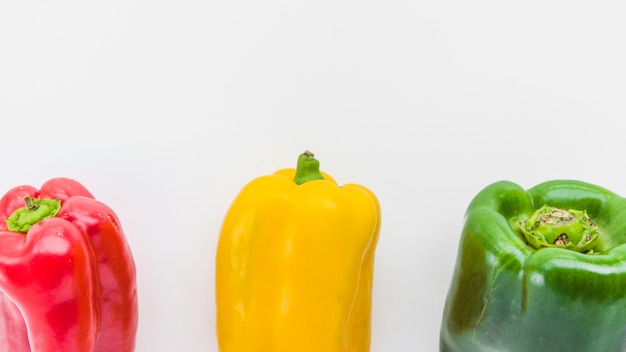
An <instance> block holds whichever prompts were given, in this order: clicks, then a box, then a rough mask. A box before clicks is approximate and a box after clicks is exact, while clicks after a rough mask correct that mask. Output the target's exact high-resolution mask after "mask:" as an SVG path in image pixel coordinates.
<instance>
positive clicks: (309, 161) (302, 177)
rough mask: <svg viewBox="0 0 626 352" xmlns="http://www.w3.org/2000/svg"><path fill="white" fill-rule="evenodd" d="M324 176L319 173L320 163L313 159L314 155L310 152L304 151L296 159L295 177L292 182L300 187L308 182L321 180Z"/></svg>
mask: <svg viewBox="0 0 626 352" xmlns="http://www.w3.org/2000/svg"><path fill="white" fill-rule="evenodd" d="M323 179H324V176H322V173H321V172H320V162H319V160H317V159H315V155H314V154H313V153H311V152H310V151H308V150H307V151H305V152H304V153H302V154H300V156H299V157H298V166H297V168H296V176H295V177H294V179H293V181H294V182H295V183H296V184H297V185H301V184H303V183H305V182H308V181H314V180H323Z"/></svg>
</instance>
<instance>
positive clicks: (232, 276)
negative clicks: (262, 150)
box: [216, 152, 380, 352]
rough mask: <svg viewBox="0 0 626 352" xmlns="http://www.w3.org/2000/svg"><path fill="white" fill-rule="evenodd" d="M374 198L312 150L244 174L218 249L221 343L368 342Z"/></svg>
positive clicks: (339, 350) (282, 346) (302, 349)
mask: <svg viewBox="0 0 626 352" xmlns="http://www.w3.org/2000/svg"><path fill="white" fill-rule="evenodd" d="M379 229H380V207H379V203H378V200H377V198H376V197H375V195H374V194H373V193H372V192H371V191H369V190H368V189H366V188H364V187H362V186H359V185H356V184H346V185H343V186H341V187H340V186H338V185H337V183H336V182H335V181H334V180H333V179H332V178H331V177H330V176H329V175H327V174H322V173H320V171H319V162H318V161H317V160H316V159H314V158H313V155H312V154H311V153H308V152H306V153H304V154H302V155H301V156H300V159H299V162H298V168H297V170H294V169H284V170H279V171H277V172H276V173H274V174H273V175H269V176H262V177H259V178H256V179H254V180H253V181H252V182H250V183H248V184H247V185H246V186H245V187H244V188H243V189H242V190H241V192H240V193H239V195H238V196H237V197H236V199H235V200H234V202H233V203H232V205H231V206H230V209H229V211H228V213H227V215H226V216H225V219H224V222H223V225H222V229H221V233H220V238H219V242H218V247H217V255H216V303H217V339H218V345H219V350H220V351H221V352H247V351H249V352H253V351H254V352H293V351H298V352H309V351H310V352H319V351H325V352H348V351H350V352H357V351H369V346H370V315H371V295H372V280H373V269H374V251H375V247H376V244H377V240H378V234H379Z"/></svg>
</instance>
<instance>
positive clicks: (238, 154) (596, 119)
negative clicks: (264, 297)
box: [0, 0, 626, 352]
mask: <svg viewBox="0 0 626 352" xmlns="http://www.w3.org/2000/svg"><path fill="white" fill-rule="evenodd" d="M618 3H619V2H617V1H616V2H608V1H603V2H598V1H524V2H505V1H482V0H479V1H430V2H427V1H395V0H389V1H343V0H339V1H326V0H321V1H306V2H305V1H277V0H268V1H241V0H239V1H197V0H178V1H173V0H172V1H154V0H153V1H147V0H130V1H129V0H125V1H119V0H111V1H99V2H92V1H29V2H24V1H5V2H3V3H2V5H0V117H1V121H2V122H1V124H0V151H1V152H0V165H1V169H2V172H1V174H0V193H3V192H5V191H7V190H8V189H10V188H11V187H13V186H16V185H20V184H32V185H35V186H39V185H41V183H43V182H44V181H45V180H47V179H49V178H52V177H56V176H65V177H72V178H75V179H77V180H79V181H80V182H82V183H83V184H84V185H85V186H87V187H88V188H89V189H90V190H91V191H92V193H94V194H95V195H96V197H97V198H99V199H100V200H102V201H104V202H106V203H107V204H109V205H110V206H111V207H112V208H113V209H114V210H115V211H116V212H117V214H118V216H119V217H120V219H121V221H122V225H123V227H124V229H125V231H126V235H127V237H128V241H129V243H130V245H131V247H132V250H133V253H134V256H135V260H136V263H137V269H138V287H139V300H140V311H141V315H140V325H139V331H138V335H137V351H140V352H154V351H166V352H169V351H216V349H217V347H216V338H215V332H214V331H215V323H214V314H215V304H214V301H213V300H214V284H213V279H214V267H215V266H214V252H215V247H216V243H217V239H218V233H219V230H220V226H221V220H222V218H223V216H224V214H225V213H226V211H227V209H228V206H229V204H230V202H231V201H232V199H233V198H234V197H235V196H236V194H237V193H238V192H239V190H240V189H241V187H243V185H245V183H247V182H248V181H250V180H252V179H253V178H255V177H257V176H260V175H264V174H269V173H271V172H273V171H275V170H276V169H280V168H284V167H293V166H295V161H296V158H297V156H298V154H300V153H301V152H303V151H304V150H305V149H309V150H311V151H313V152H314V153H315V155H316V157H317V158H318V159H319V160H320V161H321V164H322V169H323V170H324V171H326V172H328V173H330V174H331V175H333V176H334V178H335V179H336V180H337V181H338V182H339V183H340V184H343V183H359V184H362V185H364V186H366V187H368V188H370V189H371V190H372V191H374V192H375V193H376V194H377V195H378V197H379V200H380V203H381V206H382V213H383V224H382V228H381V234H380V241H379V245H378V248H377V252H376V253H377V254H376V270H375V287H374V297H373V300H374V301H373V304H374V308H373V316H372V319H373V320H372V321H373V327H372V351H374V352H403V351H436V350H437V348H438V347H437V346H438V330H439V325H440V321H441V312H442V309H443V302H444V298H445V295H446V291H447V288H448V285H449V282H450V279H451V274H452V268H453V265H454V260H455V255H456V247H457V243H458V239H459V235H460V231H461V227H462V223H463V213H464V211H465V208H466V206H467V205H468V203H469V202H470V201H471V199H472V197H473V196H474V195H475V194H476V193H477V192H479V191H480V190H481V189H482V188H483V187H485V186H487V185H488V184H490V183H492V182H494V181H497V180H502V179H507V180H511V181H514V182H516V183H518V184H520V185H522V186H523V187H525V188H528V187H531V186H534V185H535V184H537V183H540V182H542V181H546V180H550V179H558V178H571V179H579V180H583V181H587V182H591V183H595V184H599V185H602V186H604V187H606V188H608V189H610V190H613V191H615V192H617V193H620V194H624V195H626V158H625V157H624V155H625V151H626V148H625V147H624V137H625V132H626V130H625V127H626V124H625V123H624V117H625V115H626V99H625V97H626V64H625V63H626V46H625V45H624V40H625V35H626V21H624V16H625V15H626V11H625V10H626V9H625V8H624V7H619V5H614V4H618Z"/></svg>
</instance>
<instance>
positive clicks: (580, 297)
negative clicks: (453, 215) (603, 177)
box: [440, 180, 626, 352]
mask: <svg viewBox="0 0 626 352" xmlns="http://www.w3.org/2000/svg"><path fill="white" fill-rule="evenodd" d="M544 205H548V206H551V207H555V208H558V209H572V210H578V211H586V213H585V214H583V215H582V218H583V220H584V221H586V222H587V223H589V224H591V227H590V228H593V227H596V226H597V230H598V231H599V236H598V239H597V242H594V243H593V245H592V246H590V245H587V244H585V243H583V245H581V246H580V248H579V249H578V250H570V249H565V248H563V247H564V246H563V245H564V244H563V243H560V242H559V241H560V237H559V238H557V239H555V240H550V241H549V242H550V243H548V244H547V245H545V244H539V245H537V248H536V247H535V246H532V245H531V243H532V242H533V240H527V239H526V236H525V235H524V231H526V232H532V231H534V229H537V228H540V227H541V226H543V221H539V220H536V219H538V218H532V219H531V217H532V216H533V214H534V212H536V211H537V210H540V209H541V208H542V207H543V206H544ZM573 213H575V211H573V212H572V214H573ZM587 214H588V217H589V218H590V219H591V221H590V220H589V219H588V218H587ZM568 216H569V215H568ZM564 218H565V217H563V216H562V217H560V218H559V219H561V220H562V219H564ZM528 219H531V221H530V222H528V221H527V220H528ZM547 222H548V221H546V223H547ZM526 223H529V225H530V227H531V228H532V229H531V230H532V231H531V230H528V229H527V228H524V227H523V226H526V225H525V224H526ZM568 226H569V225H568ZM566 228H567V227H566ZM522 229H526V230H524V231H522ZM570 230H571V229H569V230H563V231H562V233H561V235H563V234H565V235H567V232H568V231H570ZM571 231H573V230H571ZM559 232H561V231H559ZM534 235H537V234H534ZM593 237H594V233H593V232H590V233H588V234H587V235H586V239H587V240H591V239H592V238H593ZM566 238H567V236H566ZM588 247H592V248H591V249H589V248H588ZM440 346H441V351H467V352H471V351H501V352H506V351H516V352H524V351H551V352H559V351H580V352H584V351H589V352H596V351H605V352H623V351H626V199H624V198H622V197H620V196H618V195H617V194H615V193H613V192H611V191H608V190H606V189H604V188H601V187H598V186H595V185H591V184H588V183H584V182H580V181H572V180H556V181H549V182H545V183H542V184H539V185H537V186H535V187H533V188H531V189H529V190H527V191H526V190H524V189H522V188H521V187H520V186H518V185H516V184H514V183H511V182H506V181H501V182H497V183H494V184H492V185H490V186H488V187H486V188H485V189H484V190H483V191H481V192H480V193H479V194H478V195H477V196H476V197H475V198H474V200H473V201H472V202H471V203H470V205H469V207H468V209H467V213H466V217H465V225H464V228H463V233H462V236H461V240H460V244H459V248H458V257H457V262H456V267H455V271H454V276H453V280H452V283H451V286H450V290H449V292H448V297H447V301H446V305H445V309H444V314H443V321H442V325H441V341H440Z"/></svg>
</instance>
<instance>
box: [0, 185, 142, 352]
mask: <svg viewBox="0 0 626 352" xmlns="http://www.w3.org/2000/svg"><path fill="white" fill-rule="evenodd" d="M137 310H138V309H137V290H136V282H135V264H134V260H133V256H132V254H131V251H130V248H129V246H128V243H127V242H126V238H125V236H124V232H123V231H122V228H121V226H120V222H119V220H118V218H117V216H116V215H115V213H114V212H113V211H112V210H111V209H110V208H109V207H108V206H107V205H105V204H103V203H102V202H100V201H97V200H96V199H94V197H93V195H92V194H91V193H90V192H89V191H88V190H87V189H86V188H85V187H84V186H83V185H81V184H80V183H78V182H76V181H74V180H71V179H67V178H56V179H52V180H49V181H47V182H46V183H44V184H43V185H42V186H41V188H40V189H39V190H37V189H36V188H34V187H32V186H19V187H15V188H13V189H11V190H10V191H9V192H7V193H6V194H5V195H4V196H3V197H2V198H1V199H0V351H7V352H27V351H36V352H48V351H49V352H52V351H55V352H59V351H62V352H88V351H95V352H131V351H133V350H134V349H135V334H136V330H137Z"/></svg>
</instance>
